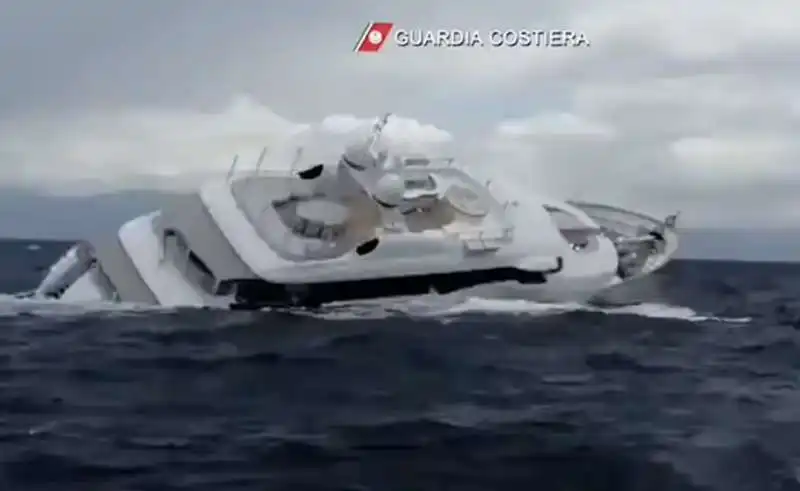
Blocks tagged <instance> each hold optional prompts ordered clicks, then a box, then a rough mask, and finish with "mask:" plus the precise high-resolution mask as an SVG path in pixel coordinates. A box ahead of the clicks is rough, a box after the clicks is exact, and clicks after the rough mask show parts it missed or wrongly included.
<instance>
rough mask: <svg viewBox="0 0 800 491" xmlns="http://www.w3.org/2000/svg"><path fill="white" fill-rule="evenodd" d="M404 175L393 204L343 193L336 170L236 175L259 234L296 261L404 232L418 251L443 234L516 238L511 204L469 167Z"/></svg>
mask: <svg viewBox="0 0 800 491" xmlns="http://www.w3.org/2000/svg"><path fill="white" fill-rule="evenodd" d="M401 175H402V178H403V180H404V183H405V191H404V194H403V199H402V202H401V203H400V206H398V207H396V208H394V209H386V208H384V207H382V206H380V205H379V204H378V203H377V202H376V200H375V199H373V197H371V196H370V195H368V194H367V193H366V192H355V193H342V192H341V189H340V188H339V187H338V185H339V184H340V182H339V181H337V179H340V178H341V176H337V175H335V174H333V175H332V174H327V175H326V176H325V177H324V178H322V179H320V180H318V181H315V182H313V183H309V182H307V181H302V180H300V179H297V178H296V177H293V176H291V175H287V174H285V173H281V174H278V173H253V174H250V175H244V176H238V177H236V178H235V179H234V180H232V182H231V192H232V194H233V196H234V198H235V200H236V202H237V205H238V207H239V208H240V209H241V211H242V212H243V214H244V215H245V216H246V217H247V220H248V221H249V222H250V223H251V224H252V226H253V227H254V229H255V230H256V231H257V233H258V235H259V237H260V238H261V239H262V240H263V241H264V242H266V243H267V244H269V245H270V247H271V248H272V249H273V250H274V251H275V252H276V253H277V254H278V255H280V256H281V257H282V258H284V259H286V260H289V261H294V262H303V261H313V260H320V259H332V258H336V257H340V256H343V255H345V254H347V253H349V252H352V251H353V250H355V249H356V248H358V247H359V245H361V244H364V243H365V242H368V241H371V240H373V239H375V238H380V240H381V241H382V242H384V243H386V241H389V242H391V241H392V239H393V238H401V237H402V239H403V242H404V243H405V244H407V245H409V246H410V245H412V244H416V245H417V246H419V247H422V249H419V250H417V253H424V250H426V249H431V250H433V249H437V250H438V248H439V247H441V243H442V241H443V240H444V241H445V242H453V241H458V242H460V243H462V244H463V245H465V246H469V242H470V241H473V242H475V241H477V242H482V243H483V248H484V249H486V248H490V247H488V244H487V241H489V239H494V240H496V241H500V242H502V241H504V240H505V241H510V240H511V239H512V233H513V229H512V227H511V226H510V224H509V222H508V220H507V218H506V210H505V207H506V206H507V205H503V204H501V203H500V202H499V201H498V200H497V199H496V198H494V197H493V196H492V195H491V193H490V192H489V191H488V190H487V189H486V188H485V187H484V186H482V185H480V184H479V183H478V182H476V181H475V180H474V179H472V178H471V177H470V176H469V175H467V174H466V173H464V172H463V171H461V170H459V169H457V168H453V167H443V166H440V167H433V168H431V167H406V168H405V169H403V170H402V174H401ZM415 238H416V239H417V240H414V239H415ZM433 242H439V243H440V246H439V247H431V246H432V244H433ZM464 242H466V243H464ZM426 245H427V246H428V247H425V246H426ZM496 245H498V246H499V244H496ZM479 246H480V244H472V247H473V248H479Z"/></svg>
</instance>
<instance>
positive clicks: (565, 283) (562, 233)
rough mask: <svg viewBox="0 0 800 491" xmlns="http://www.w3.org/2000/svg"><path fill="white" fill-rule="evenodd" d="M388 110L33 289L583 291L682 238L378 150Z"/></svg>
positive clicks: (669, 249)
mask: <svg viewBox="0 0 800 491" xmlns="http://www.w3.org/2000/svg"><path fill="white" fill-rule="evenodd" d="M388 117H389V116H388V115H387V116H384V117H383V118H380V119H379V120H378V121H377V122H376V124H375V126H374V127H373V131H372V132H371V134H370V135H369V137H368V138H367V139H366V141H363V142H358V143H356V144H352V145H349V146H347V147H346V148H345V149H344V151H343V153H342V154H341V156H340V157H339V159H338V162H323V163H319V164H317V165H313V166H311V167H308V168H305V169H303V170H301V171H299V172H296V171H294V170H292V171H287V172H266V171H260V170H258V168H259V167H260V165H257V166H256V170H255V171H252V172H230V173H229V174H228V176H227V177H226V178H219V179H217V180H212V181H210V182H208V183H207V184H206V185H204V186H203V187H201V188H200V189H199V191H198V192H196V193H194V194H192V195H186V196H184V197H182V198H180V200H178V201H177V202H176V203H174V204H172V205H170V206H168V207H166V208H164V209H162V210H160V211H154V212H153V213H150V214H147V215H143V216H140V217H138V218H134V219H133V220H131V221H129V222H127V223H125V224H124V225H122V227H121V228H120V229H119V232H118V234H117V235H116V236H110V237H106V238H101V239H98V240H89V241H84V242H81V243H78V244H76V245H75V246H73V247H72V248H71V249H70V250H69V251H68V252H67V253H66V254H65V255H64V256H63V257H62V258H61V259H59V260H58V261H57V262H56V263H55V264H54V265H53V266H52V267H51V268H50V271H49V273H48V274H47V276H46V277H45V278H44V280H43V281H42V282H41V284H40V285H39V287H38V288H37V289H36V290H35V291H33V292H30V293H28V294H27V296H32V297H34V298H55V299H61V300H64V301H71V302H87V301H120V302H126V303H138V304H150V305H161V306H195V307H221V308H235V309H259V308H265V307H276V306H279V307H284V306H298V307H315V306H319V305H322V304H326V303H331V302H340V301H347V300H362V299H374V298H382V297H393V296H411V295H424V294H429V293H439V294H444V293H449V292H454V291H457V290H462V289H466V288H470V287H474V286H478V285H484V284H489V283H500V282H516V283H519V284H522V285H525V288H527V289H529V290H530V298H533V299H537V300H541V301H567V300H578V301H580V300H586V299H589V298H592V297H593V296H595V295H596V294H598V293H600V292H603V291H605V290H607V289H609V288H613V287H614V286H616V285H619V284H621V283H624V282H626V281H629V280H631V279H633V278H638V277H642V276H645V275H648V274H650V273H652V272H653V271H655V270H657V269H659V268H661V267H662V266H663V265H664V264H666V263H667V262H668V261H669V259H670V258H671V257H672V255H673V253H674V252H675V249H676V247H677V244H678V236H677V234H676V232H675V225H676V224H675V221H676V218H677V216H676V215H672V216H670V217H668V218H667V219H666V220H663V221H662V220H657V219H654V218H651V217H649V216H646V215H643V214H640V213H635V212H632V211H627V210H624V209H620V208H615V207H611V206H606V205H600V204H593V203H583V202H570V201H553V200H549V199H545V198H542V197H537V196H533V195H528V196H526V197H525V201H524V203H523V202H516V201H514V202H512V201H504V200H502V199H501V198H500V197H499V196H496V195H494V194H493V193H492V191H491V190H490V189H489V187H488V186H486V185H484V184H482V183H480V182H478V181H476V180H475V179H474V178H473V177H471V176H470V174H468V173H467V172H465V171H464V170H462V169H460V168H459V167H458V166H457V164H456V163H455V162H454V161H453V159H433V158H427V157H425V156H419V155H415V156H409V155H390V154H389V153H388V152H386V151H378V145H377V142H378V141H379V139H380V138H381V133H382V131H383V128H384V126H385V125H386V122H387V119H388ZM262 159H263V153H262ZM260 160H261V159H260ZM259 163H260V161H259Z"/></svg>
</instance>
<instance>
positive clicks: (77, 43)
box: [0, 0, 800, 227]
mask: <svg viewBox="0 0 800 491" xmlns="http://www.w3.org/2000/svg"><path fill="white" fill-rule="evenodd" d="M0 6H2V12H3V15H2V16H0V66H2V78H3V82H2V89H0V187H5V188H33V189H39V190H43V191H45V192H49V193H55V192H58V193H64V192H73V191H75V190H80V191H81V192H99V191H103V190H111V189H119V188H121V187H131V186H141V185H143V183H145V182H147V183H150V182H152V181H149V180H147V179H144V178H143V177H146V176H160V177H158V178H159V179H161V184H162V185H164V183H171V182H172V181H171V180H169V179H168V177H169V176H174V175H178V174H182V173H194V172H204V171H209V170H217V171H219V172H224V170H225V169H226V167H227V163H228V160H229V157H230V156H231V155H232V154H234V153H237V152H239V153H242V154H244V155H247V156H248V157H249V156H251V155H253V154H254V153H257V147H258V146H259V145H261V144H263V143H265V142H267V141H273V140H275V139H278V138H282V135H284V134H285V133H286V132H287V131H289V130H290V129H291V128H295V127H296V125H297V124H302V123H311V122H319V121H322V120H325V118H328V119H327V123H326V124H329V125H334V126H336V125H339V126H341V125H345V126H346V125H347V124H349V122H351V118H350V117H349V116H347V115H353V116H354V117H358V118H369V117H372V116H374V115H377V114H379V113H382V112H384V111H394V112H395V113H397V114H398V115H400V116H402V117H405V118H412V119H415V120H417V121H418V122H419V124H416V123H414V122H409V121H405V122H403V121H398V122H397V123H396V124H397V127H396V132H403V131H405V132H407V131H413V133H414V135H417V136H419V137H426V136H431V135H432V136H433V137H435V138H441V136H442V135H443V134H444V133H443V132H446V134H447V135H451V136H452V138H453V139H454V142H455V143H454V150H453V151H454V152H460V153H462V154H468V155H472V157H469V158H466V159H467V160H469V165H471V166H474V167H476V168H480V172H483V173H485V174H486V175H494V176H496V177H497V178H498V179H506V180H511V181H513V182H514V183H515V185H516V186H517V189H522V190H529V189H532V190H541V191H547V192H548V193H550V194H555V195H559V196H565V197H567V196H570V197H578V198H583V199H599V200H604V201H608V202H611V203H616V204H620V205H623V206H636V207H640V208H643V209H644V210H645V211H650V212H653V213H666V212H671V211H673V210H675V209H682V210H683V212H684V217H685V220H686V222H685V223H686V224H688V225H696V226H709V225H712V226H713V225H719V226H732V225H733V226H739V225H741V226H746V227H753V226H770V227H782V226H783V227H797V225H798V223H800V192H798V191H800V165H799V164H798V162H800V160H799V159H798V156H799V155H798V154H799V152H798V145H800V143H798V138H797V134H798V131H797V130H798V126H800V125H798V123H799V122H800V119H799V118H800V92H798V91H799V90H800V89H798V87H800V83H798V82H800V77H798V73H799V72H798V70H800V68H798V65H797V63H796V60H798V59H800V29H798V21H797V19H798V15H800V6H798V5H797V2H796V1H790V0H765V1H762V2H759V3H757V4H753V3H752V2H745V1H744V0H702V1H698V0H691V1H689V0H670V1H665V0H546V1H545V0H542V1H538V2H530V1H521V0H496V1H493V2H477V1H472V0H458V1H456V0H440V1H437V2H427V1H426V2H422V1H419V0H403V1H402V2H396V1H393V2H388V1H383V2H376V1H367V0H341V1H337V2H323V1H320V0H292V1H291V2H289V1H286V2H278V1H266V0H229V1H221V0H169V1H164V0H137V1H130V0H126V1H121V0H69V1H65V2H54V1H52V0H47V1H44V0H26V1H24V2H22V1H11V0H0ZM378 20H380V21H391V22H394V23H395V24H396V25H397V26H398V27H402V28H406V29H441V28H451V27H456V28H463V29H469V30H473V29H479V30H483V31H484V32H488V30H489V29H523V28H527V29H570V30H575V31H581V32H583V33H585V35H586V37H587V38H588V39H589V41H590V42H591V46H590V47H588V48H587V47H581V48H549V49H545V48H508V49H496V48H484V49H480V48H462V49H451V50H445V49H435V48H401V47H397V46H392V45H391V42H390V43H389V44H388V45H387V46H386V48H385V50H384V51H383V52H382V53H379V54H377V55H363V54H362V55H358V54H355V53H353V52H352V47H353V45H354V43H355V41H356V39H357V37H358V36H359V34H360V33H361V31H362V29H363V28H364V25H365V24H366V23H367V22H368V21H378ZM332 115H334V116H336V115H338V116H336V117H333V118H331V116H332ZM406 136H407V135H406ZM87 182H89V183H91V186H88V185H87Z"/></svg>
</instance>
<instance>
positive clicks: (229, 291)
mask: <svg viewBox="0 0 800 491" xmlns="http://www.w3.org/2000/svg"><path fill="white" fill-rule="evenodd" d="M235 293H236V283H235V282H233V281H220V282H219V283H217V287H216V289H215V291H214V294H215V295H219V296H220V297H227V296H228V295H233V294H235Z"/></svg>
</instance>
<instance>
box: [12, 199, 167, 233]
mask: <svg viewBox="0 0 800 491" xmlns="http://www.w3.org/2000/svg"><path fill="white" fill-rule="evenodd" d="M175 196H177V195H175V194H169V193H163V192H159V191H124V192H119V193H109V194H100V195H94V196H80V197H73V196H69V197H63V196H50V195H39V194H34V193H31V192H27V191H19V190H13V189H12V190H2V191H0V237H10V238H32V239H79V238H82V237H87V236H93V235H96V234H98V233H103V232H106V231H108V232H113V231H114V230H116V229H118V228H119V226H120V225H121V223H122V222H123V221H124V220H125V219H128V218H133V217H135V216H137V215H141V214H143V213H146V212H149V211H153V210H157V209H159V208H161V207H162V206H164V205H166V204H168V203H169V202H170V200H172V199H174V198H175Z"/></svg>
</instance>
